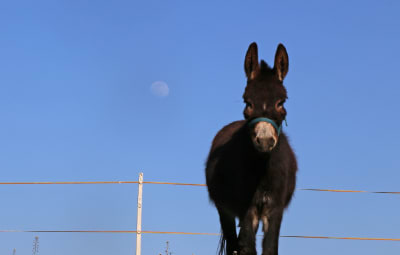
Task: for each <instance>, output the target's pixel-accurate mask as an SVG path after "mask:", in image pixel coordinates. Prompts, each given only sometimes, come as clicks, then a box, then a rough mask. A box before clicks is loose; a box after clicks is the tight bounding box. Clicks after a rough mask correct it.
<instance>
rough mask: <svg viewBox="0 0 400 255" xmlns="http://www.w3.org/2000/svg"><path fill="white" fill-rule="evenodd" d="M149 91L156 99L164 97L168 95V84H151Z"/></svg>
mask: <svg viewBox="0 0 400 255" xmlns="http://www.w3.org/2000/svg"><path fill="white" fill-rule="evenodd" d="M150 91H151V93H152V94H153V95H155V96H157V97H166V96H168V94H169V88H168V84H167V83H165V82H164V81H155V82H153V83H152V84H151V87H150Z"/></svg>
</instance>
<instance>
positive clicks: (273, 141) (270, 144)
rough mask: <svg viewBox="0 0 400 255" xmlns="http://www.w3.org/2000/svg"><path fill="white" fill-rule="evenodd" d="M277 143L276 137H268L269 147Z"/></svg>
mask: <svg viewBox="0 0 400 255" xmlns="http://www.w3.org/2000/svg"><path fill="white" fill-rule="evenodd" d="M274 145H275V139H274V138H272V137H271V138H269V139H268V147H273V146H274Z"/></svg>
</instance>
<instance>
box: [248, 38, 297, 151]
mask: <svg viewBox="0 0 400 255" xmlns="http://www.w3.org/2000/svg"><path fill="white" fill-rule="evenodd" d="M288 68H289V58H288V55H287V52H286V49H285V47H284V46H283V45H282V44H279V45H278V48H277V50H276V53H275V63H274V67H273V68H270V67H269V66H268V65H267V63H265V62H264V61H263V60H261V63H260V64H259V62H258V50H257V44H256V43H252V44H250V46H249V49H248V50H247V53H246V58H245V62H244V69H245V72H246V75H247V86H246V89H245V92H244V94H243V99H244V102H245V104H246V106H245V108H244V111H243V114H244V117H245V119H246V120H247V125H248V127H249V130H250V134H251V139H252V142H253V144H254V147H255V148H256V149H257V150H258V151H259V152H269V151H271V150H273V149H274V148H275V146H276V144H277V143H278V139H279V135H280V132H281V126H282V122H283V120H285V117H286V109H285V107H284V103H285V100H286V99H287V94H286V89H285V87H284V86H283V79H284V78H285V76H286V74H287V72H288Z"/></svg>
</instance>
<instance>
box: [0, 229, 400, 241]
mask: <svg viewBox="0 0 400 255" xmlns="http://www.w3.org/2000/svg"><path fill="white" fill-rule="evenodd" d="M0 233H108V234H137V233H138V231H136V230H0ZM139 233H141V234H172V235H203V236H220V235H221V234H219V233H199V232H170V231H145V230H144V231H140V232H139ZM280 237H282V238H306V239H336V240H359V241H396V242H399V241H400V238H375V237H338V236H293V235H291V236H289V235H282V236H280Z"/></svg>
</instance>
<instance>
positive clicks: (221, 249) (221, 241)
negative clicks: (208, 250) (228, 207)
mask: <svg viewBox="0 0 400 255" xmlns="http://www.w3.org/2000/svg"><path fill="white" fill-rule="evenodd" d="M225 254H226V239H225V237H224V234H223V233H222V231H221V238H220V239H219V246H218V255H225Z"/></svg>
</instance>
